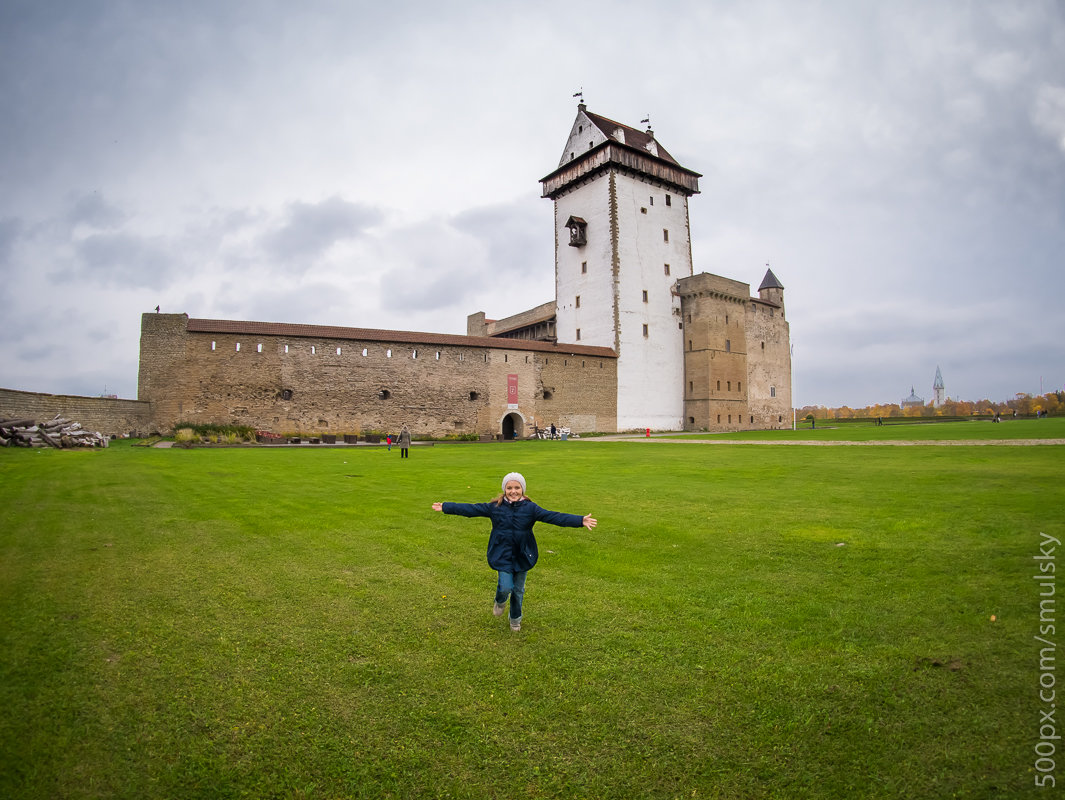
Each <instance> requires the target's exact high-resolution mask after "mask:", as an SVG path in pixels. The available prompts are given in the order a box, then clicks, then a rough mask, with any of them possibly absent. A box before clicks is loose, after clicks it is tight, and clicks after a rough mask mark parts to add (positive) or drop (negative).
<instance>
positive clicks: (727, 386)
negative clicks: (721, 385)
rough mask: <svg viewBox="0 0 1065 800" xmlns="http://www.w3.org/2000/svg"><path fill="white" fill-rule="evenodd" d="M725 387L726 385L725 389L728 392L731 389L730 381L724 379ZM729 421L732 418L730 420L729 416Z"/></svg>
mask: <svg viewBox="0 0 1065 800" xmlns="http://www.w3.org/2000/svg"><path fill="white" fill-rule="evenodd" d="M725 387H726V389H727V390H728V391H730V392H731V391H732V381H726V383H725ZM729 421H730V422H731V421H732V420H731V418H730V419H729Z"/></svg>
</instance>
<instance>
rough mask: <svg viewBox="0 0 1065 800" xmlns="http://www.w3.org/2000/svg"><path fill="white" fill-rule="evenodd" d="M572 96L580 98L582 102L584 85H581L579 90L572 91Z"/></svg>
mask: <svg viewBox="0 0 1065 800" xmlns="http://www.w3.org/2000/svg"><path fill="white" fill-rule="evenodd" d="M573 96H574V97H578V98H580V102H582V103H583V102H584V87H583V86H582V87H581V90H580V91H579V92H574V93H573Z"/></svg>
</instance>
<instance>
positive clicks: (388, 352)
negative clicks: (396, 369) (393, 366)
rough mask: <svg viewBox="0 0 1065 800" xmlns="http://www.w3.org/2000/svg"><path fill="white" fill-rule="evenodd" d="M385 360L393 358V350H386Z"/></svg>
mask: <svg viewBox="0 0 1065 800" xmlns="http://www.w3.org/2000/svg"><path fill="white" fill-rule="evenodd" d="M385 358H392V348H391V347H390V348H388V349H387V350H385Z"/></svg>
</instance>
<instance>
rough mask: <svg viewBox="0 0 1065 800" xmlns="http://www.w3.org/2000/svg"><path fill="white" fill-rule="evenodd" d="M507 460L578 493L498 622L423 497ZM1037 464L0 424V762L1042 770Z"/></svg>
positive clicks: (71, 784) (398, 771)
mask: <svg viewBox="0 0 1065 800" xmlns="http://www.w3.org/2000/svg"><path fill="white" fill-rule="evenodd" d="M967 424H968V423H952V424H950V425H943V426H942V427H943V428H944V429H946V428H951V427H952V425H967ZM1028 424H1029V422H1023V423H1022V422H1016V423H1015V422H1007V423H1003V424H1001V425H992V424H985V425H983V426H982V428H981V430H983V431H986V432H987V433H986V435H987V436H992V437H996V438H1010V436H1009V433H1011V432H1012V430H1016V429H1013V426H1014V425H1019V426H1020V425H1028ZM1030 424H1031V425H1032V426H1035V427H1038V426H1044V427H1042V428H1041V429H1040V430H1041V431H1042V433H1040V434H1039V436H1041V437H1047V436H1051V437H1058V436H1062V434H1063V433H1065V429H1063V427H1062V423H1061V422H1060V421H1058V420H1055V419H1050V420H1038V421H1036V420H1033V421H1030ZM931 427H933V426H923V427H922V428H921V431H925V429H927V428H931ZM869 430H870V431H872V432H874V433H880V432H881V431H890V433H884V434H883V435H884V436H894V435H896V434H897V429H894V428H890V429H889V428H884V429H874V428H872V427H870V428H869ZM959 430H960V428H959ZM974 430H976V429H975V428H974ZM800 433H802V434H804V435H805V436H806V437H809V436H810V434H811V432H810V431H800ZM817 433H818V435H821V433H822V432H821V431H820V430H818V432H817ZM848 434H850V435H849V437H848V438H853V431H848ZM791 435H792V434H791V432H780V433H777V434H772V436H779V437H781V438H782V440H784V439H786V437H789V436H791ZM759 436H760V438H765V437H767V436H770V434H765V433H763V434H760V435H759ZM929 438H931V439H936V440H939V439H945V438H949V435H948V434H946V433H944V434H943V435H935V436H931V437H929ZM1018 438H1022V439H1023V438H1037V435H1036V434H1032V433H1026V434H1025V435H1024V436H1019V437H1018ZM510 470H519V471H521V472H523V473H524V474H525V476H526V478H527V479H528V481H529V488H528V493H529V495H530V497H532V498H533V499H534V500H536V501H537V502H539V503H540V504H541V505H543V506H545V507H546V508H551V509H555V510H560V511H568V512H572V513H579V514H585V513H592V514H593V515H594V516H596V517H598V519H599V527H598V528H597V529H595V530H594V531H587V530H584V529H561V528H553V527H550V526H539V527H538V528H537V538H538V540H539V543H540V551H541V559H540V563H539V564H538V565H537V567H536V568H535V569H534V570H533V571H532V572H531V573H530V575H529V582H528V588H527V594H526V598H525V618H524V620H523V625H522V630H521V632H520V633H512V632H511V631H510V630H509V628H508V627H507V625H506V622H505V621H504V620H500V619H498V618H495V617H493V616H492V614H491V602H492V594H493V590H494V585H495V574H494V573H493V572H492V571H491V569H490V568H489V567H488V566H487V564H486V563H485V561H484V550H485V546H486V543H487V538H488V529H487V526H486V524H485V522H484V521H483V520H467V519H463V518H460V517H447V516H444V515H442V514H437V513H434V512H433V511H431V509H430V505H431V503H432V502H433V501H435V500H458V501H479V500H487V499H489V498H491V497H492V496H494V495H495V494H496V493H497V492H498V489H499V480H500V479H501V477H502V475H503V474H504V473H506V472H508V471H510ZM1063 478H1065V447H1062V446H1039V447H1031V446H1029V447H1021V446H1009V445H1007V446H995V447H956V446H929V445H920V444H918V445H917V446H914V447H833V446H827V447H805V446H788V447H782V446H762V445H749V446H730V445H722V446H698V445H697V444H696V445H692V446H685V445H683V444H679V443H678V444H676V445H671V444H670V443H668V442H667V443H664V442H657V443H655V444H648V443H645V442H639V441H637V442H614V441H594V440H588V441H580V442H566V443H562V442H544V441H533V442H514V443H500V444H472V445H437V446H434V447H423V446H416V447H414V448H412V451H411V458H410V459H408V460H406V461H401V460H400V458H399V454H398V453H397V452H396V451H393V452H392V453H388V452H387V451H386V450H385V449H384V448H369V447H365V448H364V447H359V448H348V449H340V448H337V449H324V448H323V449H313V448H304V449H298V448H266V447H260V448H219V449H191V450H179V449H169V450H166V449H155V448H142V447H133V446H130V445H129V444H128V443H122V444H118V445H115V446H113V447H112V448H110V449H108V450H106V451H92V452H69V451H64V452H57V451H30V450H0V707H2V708H3V712H2V715H0V796H3V797H13V798H14V797H17V798H104V797H107V798H114V797H118V798H236V797H248V798H274V797H276V798H290V797H291V798H379V797H391V798H415V797H417V798H422V797H455V798H514V797H523V798H569V797H586V798H763V797H765V798H769V797H773V798H856V797H877V798H917V797H935V798H945V797H958V798H989V797H1002V798H1007V797H1008V798H1014V797H1027V796H1031V797H1040V796H1050V795H1053V794H1054V792H1053V790H1051V791H1047V790H1046V789H1042V790H1040V789H1037V788H1035V780H1036V778H1037V777H1039V776H1050V777H1055V778H1058V780H1059V784H1060V782H1062V781H1065V765H1063V766H1062V767H1061V768H1060V769H1059V768H1058V763H1059V762H1063V761H1065V757H1062V756H1061V753H1060V752H1055V753H1053V754H1052V755H1050V756H1045V754H1046V752H1047V750H1046V747H1045V746H1044V747H1043V748H1042V751H1041V752H1043V753H1044V756H1045V757H1046V758H1049V759H1050V762H1053V763H1052V764H1051V763H1050V762H1048V761H1047V760H1044V761H1041V762H1038V765H1037V759H1038V758H1039V757H1040V756H1039V754H1037V753H1036V751H1035V747H1036V745H1037V744H1038V743H1039V741H1040V739H1039V735H1040V727H1039V726H1040V713H1041V712H1043V713H1046V712H1051V711H1052V709H1050V708H1049V707H1048V706H1047V703H1045V702H1042V701H1041V700H1040V698H1039V691H1040V680H1041V679H1042V680H1043V684H1044V686H1045V685H1046V682H1047V680H1052V679H1053V678H1054V675H1055V673H1054V672H1053V671H1048V670H1046V668H1045V666H1044V668H1043V669H1042V670H1041V669H1040V663H1039V654H1040V653H1039V650H1040V647H1043V646H1044V645H1041V644H1040V643H1038V642H1037V641H1035V639H1034V636H1036V635H1038V634H1039V617H1040V587H1041V586H1044V585H1045V583H1039V582H1037V581H1034V580H1033V579H1032V576H1033V574H1036V573H1037V572H1038V567H1037V566H1036V565H1038V564H1039V563H1046V562H1047V561H1048V559H1044V560H1043V561H1037V560H1033V556H1036V555H1039V554H1040V545H1041V544H1044V543H1045V540H1042V539H1041V534H1046V535H1049V536H1054V537H1057V538H1058V539H1062V540H1063V541H1065V514H1063V513H1062V509H1063V508H1065V502H1063V501H1065V480H1063ZM1051 563H1054V562H1052V561H1051ZM1050 611H1051V612H1052V613H1053V612H1054V611H1055V609H1054V608H1051V609H1050ZM992 616H994V621H993V620H992ZM1045 619H1046V614H1045V613H1044V621H1045ZM1045 638H1047V639H1048V640H1049V641H1052V642H1054V643H1056V641H1057V639H1056V638H1055V636H1054V635H1053V633H1049V634H1048V635H1047V637H1045ZM1048 675H1049V678H1048V677H1047V676H1048ZM1055 724H1056V723H1055ZM1062 728H1065V724H1063V725H1059V726H1057V728H1056V730H1057V733H1058V734H1061V732H1062ZM1047 743H1048V744H1054V742H1053V741H1049V742H1047ZM1037 766H1038V767H1040V768H1042V769H1043V770H1044V771H1043V772H1040V771H1039V769H1037Z"/></svg>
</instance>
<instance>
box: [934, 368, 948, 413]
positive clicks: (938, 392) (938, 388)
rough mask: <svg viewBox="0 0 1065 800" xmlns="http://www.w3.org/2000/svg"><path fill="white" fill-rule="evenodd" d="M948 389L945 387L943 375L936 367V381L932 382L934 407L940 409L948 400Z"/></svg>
mask: <svg viewBox="0 0 1065 800" xmlns="http://www.w3.org/2000/svg"><path fill="white" fill-rule="evenodd" d="M946 391H947V390H946V387H945V386H944V385H943V373H942V372H940V371H939V366H938V365H937V366H936V379H935V380H934V381H933V382H932V407H933V408H939V407H940V406H941V405H943V403H944V401H945V400H946V399H947V398H946Z"/></svg>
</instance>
